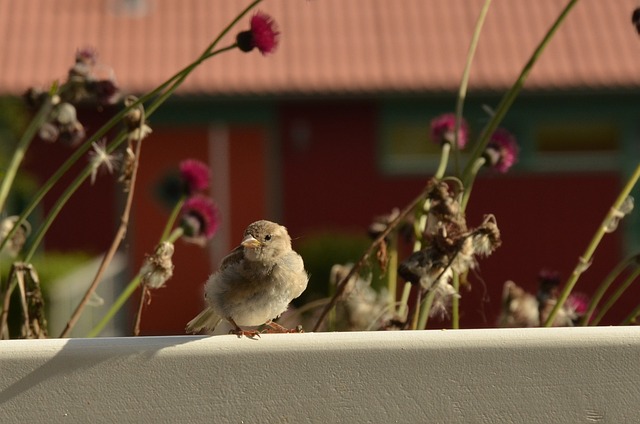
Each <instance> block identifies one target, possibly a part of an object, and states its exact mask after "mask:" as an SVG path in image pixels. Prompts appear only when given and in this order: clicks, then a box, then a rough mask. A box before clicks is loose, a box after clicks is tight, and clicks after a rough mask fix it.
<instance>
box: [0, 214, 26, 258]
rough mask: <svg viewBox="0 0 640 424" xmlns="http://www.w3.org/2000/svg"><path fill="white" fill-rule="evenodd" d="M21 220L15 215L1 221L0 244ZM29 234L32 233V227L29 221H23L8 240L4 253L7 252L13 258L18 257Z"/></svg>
mask: <svg viewBox="0 0 640 424" xmlns="http://www.w3.org/2000/svg"><path fill="white" fill-rule="evenodd" d="M19 218H20V217H19V216H17V215H14V216H10V217H7V218H5V219H3V220H2V221H0V243H2V242H3V241H4V240H5V239H6V238H7V236H8V235H9V233H10V232H11V230H12V229H13V227H15V225H16V222H18V219H19ZM29 233H31V225H29V223H28V222H27V221H23V222H22V224H20V227H19V228H18V229H17V230H16V231H15V232H14V233H13V235H12V236H11V238H10V239H9V240H7V243H6V244H5V245H4V248H3V252H6V253H7V254H8V255H9V256H10V257H12V258H15V257H17V256H18V253H20V250H22V247H23V246H24V243H25V242H26V241H27V237H29Z"/></svg>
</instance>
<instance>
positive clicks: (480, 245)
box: [472, 215, 502, 256]
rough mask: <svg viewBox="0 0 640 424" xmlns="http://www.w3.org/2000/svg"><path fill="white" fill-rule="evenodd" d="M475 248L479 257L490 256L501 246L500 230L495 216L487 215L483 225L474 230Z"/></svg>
mask: <svg viewBox="0 0 640 424" xmlns="http://www.w3.org/2000/svg"><path fill="white" fill-rule="evenodd" d="M472 237H473V248H474V251H475V254H476V255H478V256H489V255H490V254H492V253H493V252H494V251H495V250H496V249H497V248H498V247H500V245H501V244H502V240H501V239H500V230H499V229H498V224H497V223H496V218H495V217H494V216H493V215H487V216H486V217H485V219H484V221H483V222H482V224H481V225H480V226H479V227H478V228H476V229H475V230H473V236H472Z"/></svg>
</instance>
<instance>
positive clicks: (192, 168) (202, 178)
mask: <svg viewBox="0 0 640 424" xmlns="http://www.w3.org/2000/svg"><path fill="white" fill-rule="evenodd" d="M180 177H181V178H182V181H183V183H184V191H185V193H186V194H187V195H193V194H195V193H197V192H199V191H204V190H206V189H208V188H209V180H210V178H211V171H210V170H209V166H207V164H205V163H204V162H200V161H199V160H196V159H185V160H183V161H182V162H180Z"/></svg>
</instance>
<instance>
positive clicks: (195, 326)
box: [186, 308, 222, 333]
mask: <svg viewBox="0 0 640 424" xmlns="http://www.w3.org/2000/svg"><path fill="white" fill-rule="evenodd" d="M221 319H222V318H220V317H219V316H218V315H216V314H215V312H213V309H211V308H206V309H205V310H204V311H202V312H200V313H199V314H198V315H197V316H196V317H195V318H194V319H192V320H191V321H189V322H188V323H187V328H186V331H187V333H199V332H200V331H202V330H207V331H213V330H214V329H215V328H216V326H217V325H218V323H219V322H220V320H221Z"/></svg>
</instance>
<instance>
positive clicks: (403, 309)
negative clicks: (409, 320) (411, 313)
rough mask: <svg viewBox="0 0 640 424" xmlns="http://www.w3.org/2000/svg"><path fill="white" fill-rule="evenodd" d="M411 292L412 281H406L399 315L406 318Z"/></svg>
mask: <svg viewBox="0 0 640 424" xmlns="http://www.w3.org/2000/svg"><path fill="white" fill-rule="evenodd" d="M410 294H411V283H410V282H408V281H407V282H405V283H404V287H403V288H402V296H401V297H400V306H399V307H398V316H399V317H400V319H402V320H404V319H405V315H406V314H407V311H408V309H409V295H410Z"/></svg>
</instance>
